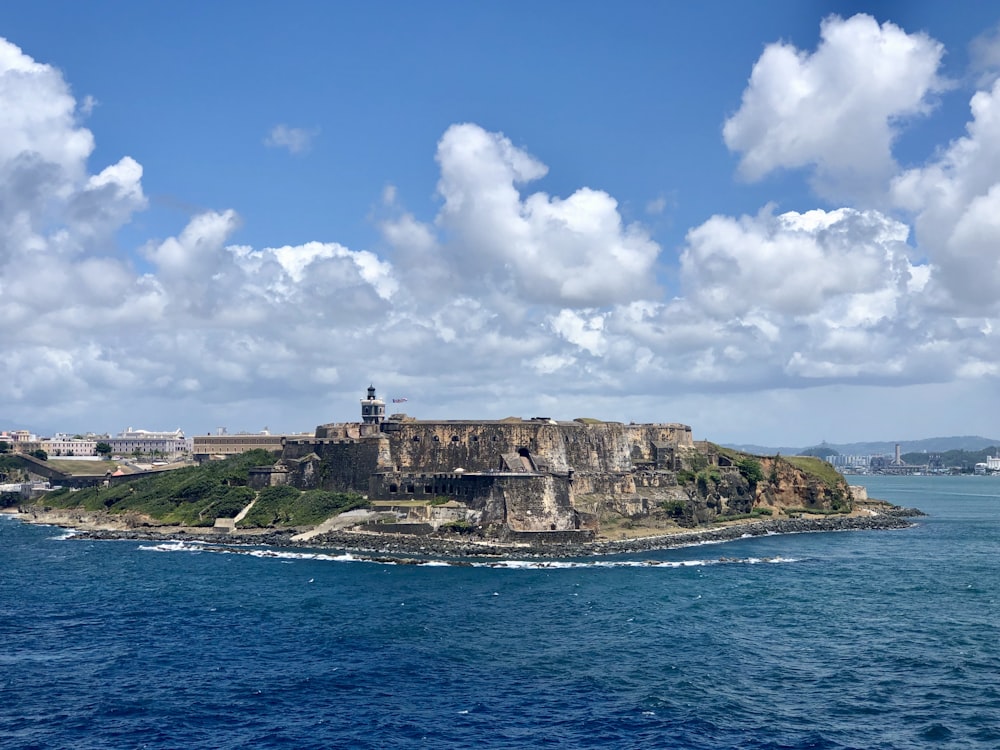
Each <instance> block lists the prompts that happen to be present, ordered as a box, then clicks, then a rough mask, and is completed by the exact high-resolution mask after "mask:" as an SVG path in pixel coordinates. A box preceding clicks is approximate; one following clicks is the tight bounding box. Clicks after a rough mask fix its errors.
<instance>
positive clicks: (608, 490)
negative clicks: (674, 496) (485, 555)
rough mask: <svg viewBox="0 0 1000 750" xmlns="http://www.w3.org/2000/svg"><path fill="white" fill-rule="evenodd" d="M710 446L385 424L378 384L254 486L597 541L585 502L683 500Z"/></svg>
mask: <svg viewBox="0 0 1000 750" xmlns="http://www.w3.org/2000/svg"><path fill="white" fill-rule="evenodd" d="M707 446H708V444H704V445H697V446H696V444H695V442H694V441H693V439H692V436H691V428H690V427H688V426H687V425H683V424H627V425H626V424H621V423H615V422H597V421H594V420H576V421H571V422H566V421H556V420H553V419H549V418H544V417H535V418H531V419H521V418H508V419H503V420H497V421H487V420H476V421H464V420H418V419H413V418H411V417H408V416H407V415H405V414H394V415H391V416H389V417H388V418H387V417H386V414H385V402H384V401H383V400H381V399H379V398H377V396H376V394H375V388H374V387H373V386H372V387H369V388H368V393H367V396H366V398H363V399H361V421H360V422H347V423H335V424H325V425H320V426H319V427H317V428H316V432H315V435H314V436H313V437H302V438H286V439H285V440H284V443H283V446H282V453H281V458H280V460H279V461H278V462H277V463H276V464H275V465H274V466H271V467H260V468H257V469H254V470H253V471H252V473H251V484H252V485H253V486H255V487H258V488H259V487H263V486H267V485H279V484H290V485H292V486H295V487H298V488H300V489H312V488H321V489H328V490H336V491H344V492H357V493H360V494H364V495H367V496H368V498H369V499H370V500H372V501H385V502H403V501H413V500H424V501H434V502H435V503H439V504H444V503H446V502H447V504H448V505H449V506H451V507H456V506H459V507H462V508H464V509H466V510H467V511H468V512H469V513H470V514H472V517H473V518H474V520H475V522H476V523H477V525H480V526H494V527H500V528H501V529H504V530H505V531H506V532H509V533H514V534H518V533H528V532H574V531H588V530H589V531H592V530H594V529H596V527H597V517H596V515H595V514H594V513H593V512H592V511H593V507H592V506H590V505H589V504H588V503H586V502H581V501H582V500H584V499H585V498H588V497H593V496H616V497H625V498H629V497H636V496H637V493H639V494H648V495H653V496H655V495H657V494H660V492H658V490H660V491H661V492H662V491H664V490H666V491H668V492H670V493H676V492H677V490H678V487H677V483H676V472H677V471H678V470H679V469H681V468H683V466H684V463H685V459H686V457H688V456H689V455H691V454H694V453H698V454H704V452H705V450H706V448H707ZM713 461H714V463H718V462H719V457H718V456H717V455H716V456H713ZM661 488H662V489H661ZM646 502H648V500H647V501H646ZM586 508H590V509H589V510H588V509H586Z"/></svg>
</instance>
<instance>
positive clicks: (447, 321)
mask: <svg viewBox="0 0 1000 750" xmlns="http://www.w3.org/2000/svg"><path fill="white" fill-rule="evenodd" d="M848 42H850V44H849V43H848ZM876 47H880V49H878V50H876V49H875V48H876ZM940 54H941V50H940V48H939V46H938V45H936V43H934V42H932V41H931V40H929V39H927V38H926V37H923V36H921V35H914V36H911V35H907V34H905V33H904V32H902V31H901V30H900V29H898V28H896V27H894V26H892V25H891V24H883V25H881V26H879V25H878V24H876V23H875V22H874V21H872V20H871V19H869V18H867V17H864V16H860V17H855V18H854V19H849V20H848V21H841V20H840V19H829V20H828V21H827V22H826V23H825V24H824V26H823V41H822V42H821V44H820V47H819V49H818V50H817V51H816V52H815V53H812V54H805V53H801V52H799V51H797V50H794V49H792V48H789V47H787V46H781V45H777V46H773V47H769V48H768V50H767V51H765V54H764V56H762V58H761V60H760V61H758V65H757V67H756V68H755V72H754V78H753V79H752V80H751V85H750V87H749V88H748V90H747V94H746V96H745V97H744V105H743V107H742V108H741V110H740V112H739V113H737V115H734V117H733V118H732V119H731V120H730V122H729V123H728V124H727V134H726V137H727V139H734V140H732V142H729V145H730V147H731V148H735V149H736V150H738V151H740V152H741V153H743V154H744V162H745V164H747V165H749V166H746V167H745V168H746V169H748V170H750V172H749V174H750V175H756V176H761V175H763V174H766V173H767V172H768V171H770V170H772V169H777V168H781V167H794V166H805V165H810V164H811V165H815V166H816V167H817V169H818V173H819V174H821V175H822V176H823V178H824V179H829V180H831V181H833V180H835V179H836V180H840V181H841V182H840V184H846V182H850V180H849V179H847V178H850V177H851V174H853V173H855V172H857V173H858V174H860V173H861V172H858V170H862V167H864V168H865V169H867V167H868V166H869V165H868V164H867V163H866V162H865V161H864V160H865V158H869V157H870V158H871V159H873V163H876V166H878V169H877V170H875V171H872V172H865V173H864V175H865V180H868V179H869V178H872V177H873V176H877V177H878V178H879V179H882V178H883V177H884V176H885V170H886V169H891V168H892V164H891V154H890V151H889V149H890V147H891V143H892V138H893V137H894V134H895V128H896V127H898V124H899V118H900V117H903V116H910V115H914V114H917V113H919V112H922V111H924V109H925V108H926V106H928V101H929V99H928V96H929V94H931V93H933V91H935V90H937V87H939V85H940V83H939V82H938V81H937V79H936V78H935V77H934V76H935V70H936V66H937V62H938V60H939V58H940ZM844 56H846V59H840V58H841V57H844ZM772 57H774V58H775V59H774V60H772V59H771V58H772ZM782 65H784V67H782ZM864 65H870V66H874V67H878V68H879V71H880V72H879V75H878V76H875V78H877V79H879V81H881V82H874V83H873V82H871V81H868V82H858V81H856V80H855V79H856V78H858V77H859V75H858V71H859V70H860V69H863V67H864ZM879 66H881V67H879ZM904 69H905V70H904ZM782 71H784V72H785V73H786V74H787V80H785V81H783V82H782V81H781V80H779V76H778V75H777V74H778V73H779V72H782ZM890 82H894V83H895V85H898V86H900V87H902V88H903V89H905V91H904V92H903V93H900V92H896V93H894V94H893V96H891V97H889V96H888V94H886V96H887V97H888V98H889V99H891V101H888V102H886V101H881V100H880V101H878V102H877V103H876V104H872V105H871V106H873V107H874V109H875V112H874V114H871V115H870V117H868V119H865V118H864V117H862V114H863V113H862V112H861V110H865V111H867V110H866V107H868V105H869V104H871V103H872V102H873V101H874V100H876V99H879V97H881V96H882V94H884V93H885V91H886V90H887V89H888V88H891V86H890ZM796 86H798V87H800V88H802V91H801V92H800V93H801V96H800V97H799V98H798V99H794V101H791V103H790V104H789V106H788V108H787V111H785V110H781V109H780V108H779V107H778V105H779V104H780V103H781V102H782V101H783V97H784V96H785V95H786V94H788V91H789V90H798V89H796ZM786 87H791V88H790V89H787V90H786ZM906 92H908V93H906ZM769 97H770V98H769ZM893 97H895V98H893ZM998 101H1000V90H998V89H997V87H995V86H994V88H993V89H991V90H989V91H983V92H979V93H978V94H976V96H975V97H974V98H973V100H972V111H973V116H972V120H971V122H970V124H969V126H968V128H967V133H966V134H965V136H964V137H962V138H959V139H957V140H956V141H954V142H953V143H952V144H950V146H949V147H948V148H947V149H945V150H943V151H942V152H941V153H940V155H939V156H938V157H936V158H935V159H934V160H933V161H932V162H930V163H928V164H926V165H924V166H922V167H919V168H915V169H912V170H909V171H908V172H905V173H903V174H901V175H898V176H897V179H896V180H895V181H894V182H893V183H892V192H891V196H892V204H893V206H894V207H895V208H896V209H898V210H900V211H902V212H905V213H908V214H910V215H912V216H913V217H914V224H915V227H916V230H915V235H916V240H917V245H916V247H914V246H913V244H912V242H913V236H912V235H911V232H910V227H909V226H908V225H907V224H905V223H903V222H902V221H900V220H899V218H898V217H892V216H889V215H888V214H886V213H884V212H880V211H876V210H872V209H870V208H868V209H863V208H839V209H831V210H811V211H809V210H806V211H802V212H794V211H786V212H783V213H778V212H777V211H776V209H774V208H773V207H771V206H766V207H764V209H762V210H761V211H760V212H759V213H757V214H755V215H749V216H725V215H716V216H711V217H709V218H707V219H705V220H704V221H703V222H701V223H700V224H699V225H698V226H695V227H693V228H691V229H690V230H689V231H688V232H687V234H686V236H685V237H684V240H683V242H682V243H681V247H679V248H678V253H679V255H678V260H677V261H676V269H670V270H671V271H674V270H676V281H677V282H678V283H679V287H678V288H677V290H676V296H674V297H667V296H665V295H664V292H663V290H662V289H661V288H660V286H659V284H658V282H657V275H658V272H659V271H661V270H662V269H661V268H660V265H661V264H664V263H665V262H666V261H665V260H664V258H663V257H661V256H662V253H661V248H660V246H659V245H658V244H657V242H655V241H654V240H653V239H652V237H651V236H650V233H649V231H648V230H647V229H646V228H645V227H643V226H642V225H641V224H630V223H628V222H627V221H625V220H624V219H623V217H622V213H621V211H620V209H619V205H618V202H617V201H616V199H615V198H614V197H613V196H612V195H610V194H609V193H607V192H605V191H604V190H601V189H600V187H599V186H581V187H579V188H577V189H575V190H573V191H572V192H569V193H568V194H567V195H561V196H558V195H551V194H549V193H546V192H544V191H541V190H539V189H537V188H536V187H535V186H536V185H537V184H538V183H539V181H540V180H542V179H543V178H544V177H545V176H546V174H547V173H548V167H547V166H546V165H545V164H544V163H543V162H542V161H541V160H540V159H539V158H538V157H536V156H534V155H533V154H531V153H530V152H529V151H528V150H527V149H526V148H524V147H521V146H518V145H515V143H514V142H513V141H512V140H511V139H510V138H508V137H507V136H505V135H503V134H502V133H498V132H491V131H490V130H488V129H486V128H483V127H481V126H479V125H476V124H472V123H464V124H457V125H453V126H451V127H449V128H448V129H447V130H446V131H445V132H444V133H443V134H442V136H441V138H440V140H439V142H438V144H437V151H436V159H437V163H438V166H439V169H440V176H439V180H438V182H437V198H438V203H437V206H436V213H434V214H433V215H432V216H430V218H425V217H422V215H421V212H420V210H419V207H407V206H404V205H402V202H401V201H400V198H399V196H398V194H397V192H396V190H395V188H393V187H392V186H388V187H386V188H385V190H384V191H383V194H382V196H381V207H380V209H379V210H381V211H383V212H384V217H385V218H384V219H383V220H382V221H381V223H380V224H379V228H380V230H381V238H382V244H383V247H382V248H376V249H374V250H370V249H355V248H350V247H347V246H345V245H343V244H340V243H338V242H336V241H335V238H323V239H322V240H316V241H312V242H304V243H301V244H294V245H292V244H287V245H280V246H277V247H256V246H253V245H251V244H243V243H241V241H240V234H241V231H242V224H243V222H242V221H241V218H240V216H239V215H238V214H237V212H236V211H234V210H231V209H220V210H214V211H206V212H202V213H200V214H198V215H195V216H193V217H192V218H191V219H190V220H189V221H188V223H187V224H186V225H185V226H182V227H177V228H176V231H174V232H172V233H171V236H167V237H165V238H163V237H161V238H155V239H149V240H148V241H147V242H145V243H142V244H141V246H140V247H137V248H128V249H127V250H129V251H131V252H121V249H119V248H116V237H117V236H118V234H119V230H120V229H121V228H122V227H124V226H125V225H126V224H128V223H129V222H130V221H131V220H132V217H133V216H134V215H135V214H136V212H139V211H141V210H142V209H143V208H145V206H146V197H145V194H144V191H143V179H144V177H145V175H144V171H143V168H142V165H141V164H140V163H139V162H138V161H137V160H136V159H135V158H132V157H130V156H122V157H121V158H119V159H118V161H116V162H114V163H111V164H106V165H95V166H94V167H93V168H90V167H88V160H89V159H90V157H91V155H92V153H93V149H94V141H93V137H92V135H91V133H90V132H89V131H88V130H86V129H85V128H83V127H82V126H81V124H80V122H79V120H78V118H79V117H80V116H81V115H82V114H83V112H84V111H85V110H86V105H85V104H84V105H78V104H77V102H76V101H75V100H74V98H73V96H72V95H71V94H70V92H69V88H68V86H67V85H66V83H65V81H64V80H63V78H62V76H61V74H60V73H59V72H58V71H57V70H55V69H53V68H51V67H49V66H47V65H44V64H40V63H37V62H35V61H33V60H32V59H30V57H28V56H26V55H25V54H24V53H23V52H22V51H21V50H19V49H18V48H16V47H14V46H13V45H10V44H9V43H6V42H2V43H0V300H2V305H3V311H4V315H5V326H4V327H2V328H0V346H3V349H4V352H5V356H4V358H3V360H2V362H0V402H2V403H4V404H10V405H14V407H13V408H14V411H12V412H11V414H12V415H19V416H20V418H21V420H22V421H25V422H27V421H28V420H29V419H30V420H41V419H45V418H46V417H47V414H46V410H47V409H51V410H52V412H53V413H58V416H59V419H66V418H67V415H73V414H75V413H79V414H81V415H91V416H92V415H93V414H95V413H100V414H114V415H121V416H120V417H116V419H117V420H118V421H122V420H125V419H126V418H128V419H129V421H135V420H134V419H132V418H130V417H127V415H128V414H129V410H135V409H137V408H139V407H138V406H137V405H138V404H142V405H143V408H146V405H149V404H154V403H155V404H159V405H160V407H159V408H160V409H161V411H160V412H159V413H161V414H169V415H171V417H173V415H174V414H177V413H189V415H190V417H189V418H191V419H197V420H198V421H199V422H200V423H204V422H205V421H206V420H216V419H218V420H219V422H218V423H219V424H227V423H228V424H230V426H233V425H232V422H231V419H232V416H233V415H234V414H252V415H255V416H254V417H253V418H252V419H250V418H248V420H249V422H250V423H249V424H244V425H242V426H245V427H253V426H260V424H263V423H270V424H272V425H274V424H284V425H286V426H287V425H288V424H289V422H290V421H291V420H294V423H295V426H296V427H298V428H305V429H308V428H310V427H312V425H313V424H314V423H315V422H316V421H320V420H324V419H332V418H353V417H354V416H356V415H355V413H354V411H353V410H350V408H349V405H350V404H351V403H356V402H354V401H353V398H354V397H356V396H357V395H360V394H358V393H356V391H357V390H358V388H359V387H362V388H363V386H365V385H367V383H368V382H373V381H374V382H376V383H377V385H378V386H379V388H380V391H384V390H389V391H390V392H391V391H393V390H395V392H396V393H399V394H401V395H403V394H405V395H406V396H408V397H409V398H410V399H411V401H412V402H413V405H414V406H415V408H417V409H419V410H420V412H421V413H422V415H424V416H458V415H461V414H466V415H467V414H470V413H474V414H480V415H483V416H494V417H502V416H506V415H507V414H508V413H512V412H517V411H520V412H521V413H524V412H528V411H532V412H535V413H546V412H547V411H548V410H551V411H552V412H553V414H554V416H561V417H566V416H579V415H583V416H587V415H591V414H593V415H595V416H601V415H605V416H612V417H617V418H633V419H637V420H643V419H649V418H660V415H666V414H669V415H670V417H669V418H676V419H681V420H683V419H685V415H686V414H690V416H691V418H692V420H695V419H697V418H699V415H701V414H704V413H707V412H709V411H711V408H710V407H709V406H705V404H706V403H707V402H706V401H705V400H704V399H700V397H699V396H697V394H703V393H722V392H734V391H741V390H742V391H754V392H761V391H763V390H768V389H774V388H790V389H802V388H805V387H807V386H810V387H822V386H823V385H825V384H834V383H850V384H857V383H868V384H883V383H892V384H898V383H929V382H946V381H948V380H955V379H964V380H974V379H977V378H979V379H981V378H991V377H995V376H996V375H997V374H998V373H1000V346H997V344H998V340H997V337H998V335H1000V333H998V332H1000V320H998V319H997V310H996V308H995V302H993V300H995V299H1000V288H997V284H998V282H996V281H995V279H997V278H1000V273H997V271H998V270H1000V269H998V268H997V263H998V261H997V254H996V251H995V248H996V247H998V246H1000V226H998V222H997V219H996V218H995V217H997V216H1000V187H997V185H998V181H997V179H996V178H995V175H997V174H1000V138H998V137H997V135H996V134H997V133H1000V127H997V122H996V120H997V116H998V109H997V106H998V105H997V102H998ZM768 102H770V104H768ZM834 103H836V104H837V106H836V107H833V104H834ZM765 105H766V106H765ZM768 107H770V109H769V108H768ZM831 107H832V109H831ZM866 116H867V115H866ZM858 118H861V120H858ZM758 120H759V121H758ZM765 121H768V122H771V123H772V125H774V132H771V131H770V130H768V129H767V128H764V127H763V126H762V125H761V124H760V123H761V122H765ZM855 126H857V127H858V128H860V129H858V130H857V131H856V132H857V133H858V134H859V135H858V140H864V139H866V138H867V139H868V140H869V141H871V142H870V143H868V144H860V145H859V144H853V142H852V143H847V144H846V145H847V146H849V147H850V148H848V150H847V151H846V152H844V153H838V151H837V146H838V144H839V141H838V140H837V138H838V137H840V136H839V135H838V134H837V133H836V132H835V131H837V130H838V129H844V128H849V127H855ZM796 133H799V134H800V135H801V134H807V135H809V138H807V139H806V141H805V142H801V143H800V142H799V141H798V140H796V139H795V137H793V136H795V134H796ZM783 139H787V140H783ZM810 139H811V140H810ZM727 142H728V141H727ZM275 145H281V146H283V147H288V148H291V146H290V145H289V144H287V143H282V144H277V143H276V144H275ZM432 146H433V144H428V150H429V151H430V150H431V148H432ZM786 146H787V148H785V147H786ZM793 146H794V147H793ZM866 148H867V149H869V150H867V151H866V150H865V149H866ZM796 149H798V150H796ZM852 149H853V150H852ZM755 170H756V171H755ZM852 170H853V172H852ZM862 171H863V170H862ZM876 172H877V175H876ZM672 203H673V197H672V196H671V197H669V199H668V200H663V199H657V200H655V201H653V202H652V203H651V204H650V205H649V206H648V207H647V208H648V210H649V211H650V212H651V213H652V214H657V213H659V212H662V211H664V210H667V209H669V208H670V204H672ZM671 260H672V257H671ZM949 305H950V307H949ZM359 384H360V385H359ZM420 394H435V395H434V396H433V397H432V398H433V399H434V400H432V398H431V397H428V399H427V400H421V399H420V398H419V396H420ZM667 399H672V400H671V401H670V406H669V407H667V406H666V405H665V404H666V403H667ZM334 403H336V404H338V407H337V408H338V409H339V408H341V406H342V405H344V404H346V405H347V406H346V407H345V408H347V409H348V411H346V413H345V412H338V411H331V412H329V413H328V412H326V411H325V409H326V407H327V405H328V404H334ZM293 404H297V405H298V406H294V407H293V406H292V405H293ZM689 404H701V406H699V407H698V408H693V407H689ZM774 404H776V405H775V406H774V408H778V406H780V404H778V401H777V400H775V401H774ZM651 406H652V407H653V408H654V413H653V414H651V413H650V412H651ZM149 408H152V407H149ZM536 409H537V412H536ZM675 409H676V411H672V410H675ZM686 410H687V411H686ZM227 415H228V416H227ZM223 420H225V421H223ZM174 421H176V420H175V419H173V418H171V420H170V424H173V422H174ZM122 423H123V424H124V423H125V422H124V421H122ZM149 426H150V427H154V426H156V425H152V424H151V425H149ZM98 427H99V426H98ZM104 427H105V428H116V425H115V424H114V423H112V424H110V425H104Z"/></svg>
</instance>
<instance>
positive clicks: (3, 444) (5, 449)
mask: <svg viewBox="0 0 1000 750" xmlns="http://www.w3.org/2000/svg"><path fill="white" fill-rule="evenodd" d="M10 448H11V446H10V443H8V442H7V441H6V440H0V453H10Z"/></svg>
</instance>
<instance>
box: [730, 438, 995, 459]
mask: <svg viewBox="0 0 1000 750" xmlns="http://www.w3.org/2000/svg"><path fill="white" fill-rule="evenodd" d="M897 442H898V443H899V450H900V452H901V453H944V452H946V451H952V450H958V451H981V450H983V449H984V448H989V447H991V446H994V445H1000V439H997V438H985V437H980V436H979V435H959V436H954V437H934V438H925V439H923V440H899V441H891V440H880V441H873V442H862V443H823V444H821V445H819V446H817V445H811V446H795V447H792V446H784V447H780V448H773V447H766V446H763V445H728V444H727V445H726V447H727V448H734V449H736V450H740V451H744V452H746V453H753V454H754V455H758V456H773V455H774V454H775V453H781V454H782V455H785V456H795V455H800V454H801V453H802V452H803V451H809V452H810V453H814V454H816V453H817V451H816V449H817V448H829V449H830V452H829V453H828V454H827V455H832V454H834V453H840V454H842V455H846V456H870V455H875V454H879V453H881V454H883V455H886V456H891V455H892V454H894V453H895V452H896V443H897Z"/></svg>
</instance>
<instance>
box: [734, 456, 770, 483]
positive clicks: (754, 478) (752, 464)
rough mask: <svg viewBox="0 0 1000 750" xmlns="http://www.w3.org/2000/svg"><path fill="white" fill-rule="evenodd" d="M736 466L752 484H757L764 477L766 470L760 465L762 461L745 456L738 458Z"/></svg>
mask: <svg viewBox="0 0 1000 750" xmlns="http://www.w3.org/2000/svg"><path fill="white" fill-rule="evenodd" d="M736 467H737V468H738V469H739V470H740V474H742V475H743V477H744V478H745V479H746V480H747V481H748V482H750V484H757V483H758V482H760V481H762V480H763V479H764V470H763V469H762V468H761V466H760V461H758V460H757V459H756V458H752V457H750V456H745V457H743V458H741V459H738V460H737V461H736Z"/></svg>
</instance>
